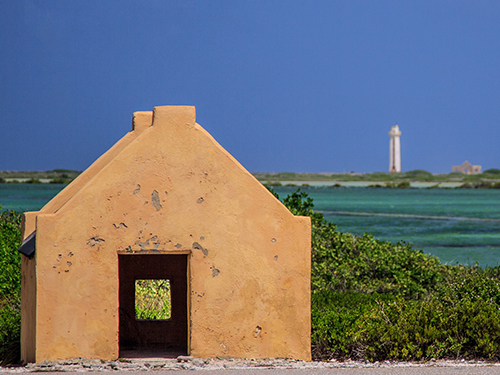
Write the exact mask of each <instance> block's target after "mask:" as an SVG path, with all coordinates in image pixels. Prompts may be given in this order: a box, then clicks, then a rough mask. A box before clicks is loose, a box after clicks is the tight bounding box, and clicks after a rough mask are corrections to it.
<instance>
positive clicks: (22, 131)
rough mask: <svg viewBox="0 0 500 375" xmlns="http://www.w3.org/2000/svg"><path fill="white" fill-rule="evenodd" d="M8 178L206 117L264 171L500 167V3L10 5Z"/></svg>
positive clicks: (0, 67) (80, 0) (4, 102)
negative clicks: (178, 117) (136, 127)
mask: <svg viewBox="0 0 500 375" xmlns="http://www.w3.org/2000/svg"><path fill="white" fill-rule="evenodd" d="M0 51H1V52H0V98H1V100H0V116H1V117H0V129H1V132H0V170H49V169H54V168H69V169H78V170H83V169H85V168H86V167H87V166H88V165H90V164H91V163H92V162H93V161H94V160H95V159H96V158H97V157H99V156H100V155H101V154H102V153H103V152H105V151H106V150H107V149H108V148H109V147H110V146H111V145H112V144H114V143H115V142H116V141H118V139H120V138H121V137H122V136H123V135H124V134H125V133H126V132H128V131H129V130H130V128H131V118H132V113H133V112H134V111H139V110H151V109H152V108H153V107H154V106H158V105H193V106H196V111H197V122H198V123H199V124H201V125H202V126H203V127H204V128H205V129H207V130H208V131H209V132H210V133H211V134H212V135H213V136H214V137H215V139H216V140H217V141H218V142H219V143H221V144H222V146H223V147H224V148H226V149H227V150H228V151H229V152H230V153H231V154H233V155H234V156H235V157H236V159H238V160H239V161H240V162H241V163H242V164H243V165H244V166H245V167H246V168H247V169H248V170H249V171H262V172H271V171H293V172H348V171H355V172H375V171H387V169H388V164H389V160H388V159H389V136H388V131H389V130H390V128H391V126H393V125H395V124H396V123H397V124H399V126H400V128H401V131H402V133H403V135H402V138H401V145H402V169H403V171H408V170H412V169H426V170H429V171H431V172H435V173H447V172H450V171H451V166H452V165H454V164H461V163H462V162H463V161H465V160H469V161H470V162H471V163H473V164H481V165H482V166H483V169H487V168H496V167H498V168H500V147H499V146H498V144H499V140H500V1H498V0H494V1H481V0H479V1H478V0H474V1H472V0H471V1H460V0H452V1H439V0H427V1H425V0H418V1H403V0H395V1H383V0H381V1H373V0H345V1H334V0H329V1H293V0H282V1H268V0H266V1H264V0H262V1H239V0H238V1H235V0H228V1H186V0H182V1H168V0H157V1H154V0H137V1H131V0H120V1H118V0H116V1H106V0H72V1H68V0H61V1H54V0H0Z"/></svg>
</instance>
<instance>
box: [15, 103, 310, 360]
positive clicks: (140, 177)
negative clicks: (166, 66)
mask: <svg viewBox="0 0 500 375" xmlns="http://www.w3.org/2000/svg"><path fill="white" fill-rule="evenodd" d="M133 129H134V130H133V131H132V132H130V133H128V134H127V135H126V136H125V137H124V138H123V139H122V140H120V141H119V142H118V143H117V144H116V145H115V146H113V147H112V148H111V149H110V150H109V151H108V152H107V153H105V154H104V155H103V156H101V158H99V159H98V160H97V161H96V162H95V163H94V164H93V165H92V166H90V167H89V168H88V169H87V170H86V171H84V172H83V173H82V174H81V175H80V176H79V177H78V178H77V179H76V180H75V181H74V182H73V183H72V184H70V185H69V186H68V187H66V188H65V189H64V190H63V191H62V192H61V193H60V194H58V196H56V197H55V198H54V199H53V200H52V201H50V202H49V203H48V204H47V205H46V206H45V207H44V208H43V209H42V210H40V211H39V212H35V213H26V215H25V217H24V224H23V227H24V228H25V229H24V236H25V237H27V236H28V235H29V234H30V233H31V232H32V231H33V230H35V229H36V231H37V236H36V252H35V258H34V259H32V260H23V263H22V264H23V271H22V272H23V275H24V276H25V281H23V288H24V290H23V293H24V294H23V306H22V319H23V322H22V356H23V359H24V361H26V362H32V361H35V360H36V361H37V362H40V361H43V360H56V359H64V358H74V357H85V358H102V359H115V358H117V357H118V354H119V353H118V351H119V345H118V327H119V321H118V319H119V318H118V317H119V314H118V309H119V298H118V285H119V283H118V255H126V256H134V255H136V254H165V255H167V254H187V255H188V257H189V272H188V275H189V280H188V293H187V296H186V298H187V299H188V306H189V309H188V310H189V311H188V315H189V317H188V318H189V319H188V324H189V330H188V332H190V333H189V338H188V342H189V354H190V355H192V356H194V357H215V356H232V357H242V358H273V357H287V358H296V359H302V360H310V221H309V218H305V217H295V216H293V215H292V214H291V213H290V212H289V211H288V210H287V209H286V208H285V207H284V206H283V205H282V204H281V203H280V202H279V201H278V200H277V199H276V198H274V196H273V195H272V194H270V193H269V192H268V191H267V189H266V188H265V187H263V186H262V185H261V184H260V183H259V182H258V181H257V180H256V179H255V178H254V177H253V176H252V175H251V174H250V173H248V172H247V171H246V170H245V169H244V168H243V167H242V166H241V165H240V164H239V163H238V162H237V161H236V160H235V159H234V158H233V157H232V156H231V155H230V154H228V153H227V152H226V151H225V150H224V149H223V148H222V147H221V146H220V145H219V144H218V143H217V142H216V141H215V140H214V139H213V138H212V137H211V136H210V135H209V134H208V133H207V132H206V131H205V130H204V129H203V128H202V127H201V126H200V125H198V124H197V123H196V122H195V112H194V108H193V107H156V108H155V109H154V111H153V112H138V113H135V114H134V122H133ZM25 284H26V285H25Z"/></svg>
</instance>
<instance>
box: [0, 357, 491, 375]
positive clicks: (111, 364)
mask: <svg viewBox="0 0 500 375" xmlns="http://www.w3.org/2000/svg"><path fill="white" fill-rule="evenodd" d="M471 366H474V367H484V366H488V367H495V368H497V369H500V363H499V362H486V361H465V360H463V359H462V360H431V361H428V362H395V361H383V362H373V363H372V362H364V361H351V360H348V361H342V362H340V361H336V360H331V361H328V362H304V361H297V360H293V359H280V358H274V359H253V358H251V359H241V358H221V357H218V358H193V357H191V356H179V357H178V358H175V359H164V358H148V359H118V360H116V361H103V360H99V359H86V358H73V359H66V360H60V361H44V362H41V363H30V364H28V365H26V366H18V367H0V372H1V373H29V372H95V371H154V370H200V371H203V370H223V369H228V370H244V369H254V370H255V369H335V368H377V367H388V368H389V367H471Z"/></svg>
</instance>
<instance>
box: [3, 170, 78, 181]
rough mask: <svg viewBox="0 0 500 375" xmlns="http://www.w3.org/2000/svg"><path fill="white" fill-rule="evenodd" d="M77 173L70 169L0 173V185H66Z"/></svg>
mask: <svg viewBox="0 0 500 375" xmlns="http://www.w3.org/2000/svg"><path fill="white" fill-rule="evenodd" d="M79 174H80V172H79V171H74V170H71V169H54V170H52V171H0V183H28V184H39V183H42V182H49V183H55V184H68V183H70V182H71V181H73V180H74V179H75V178H76V177H77V176H78V175H79Z"/></svg>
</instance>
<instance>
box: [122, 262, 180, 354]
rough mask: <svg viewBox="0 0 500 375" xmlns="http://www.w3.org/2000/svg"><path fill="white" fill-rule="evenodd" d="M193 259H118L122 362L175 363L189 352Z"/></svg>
mask: <svg viewBox="0 0 500 375" xmlns="http://www.w3.org/2000/svg"><path fill="white" fill-rule="evenodd" d="M187 264H188V256H187V255H185V254H182V255H180V254H141V255H138V254H126V255H118V270H119V271H118V274H119V288H120V289H119V303H120V324H119V347H120V357H122V358H149V357H163V358H172V357H176V356H179V355H184V354H187V351H188V310H187V298H188V285H187V282H188V278H187Z"/></svg>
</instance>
